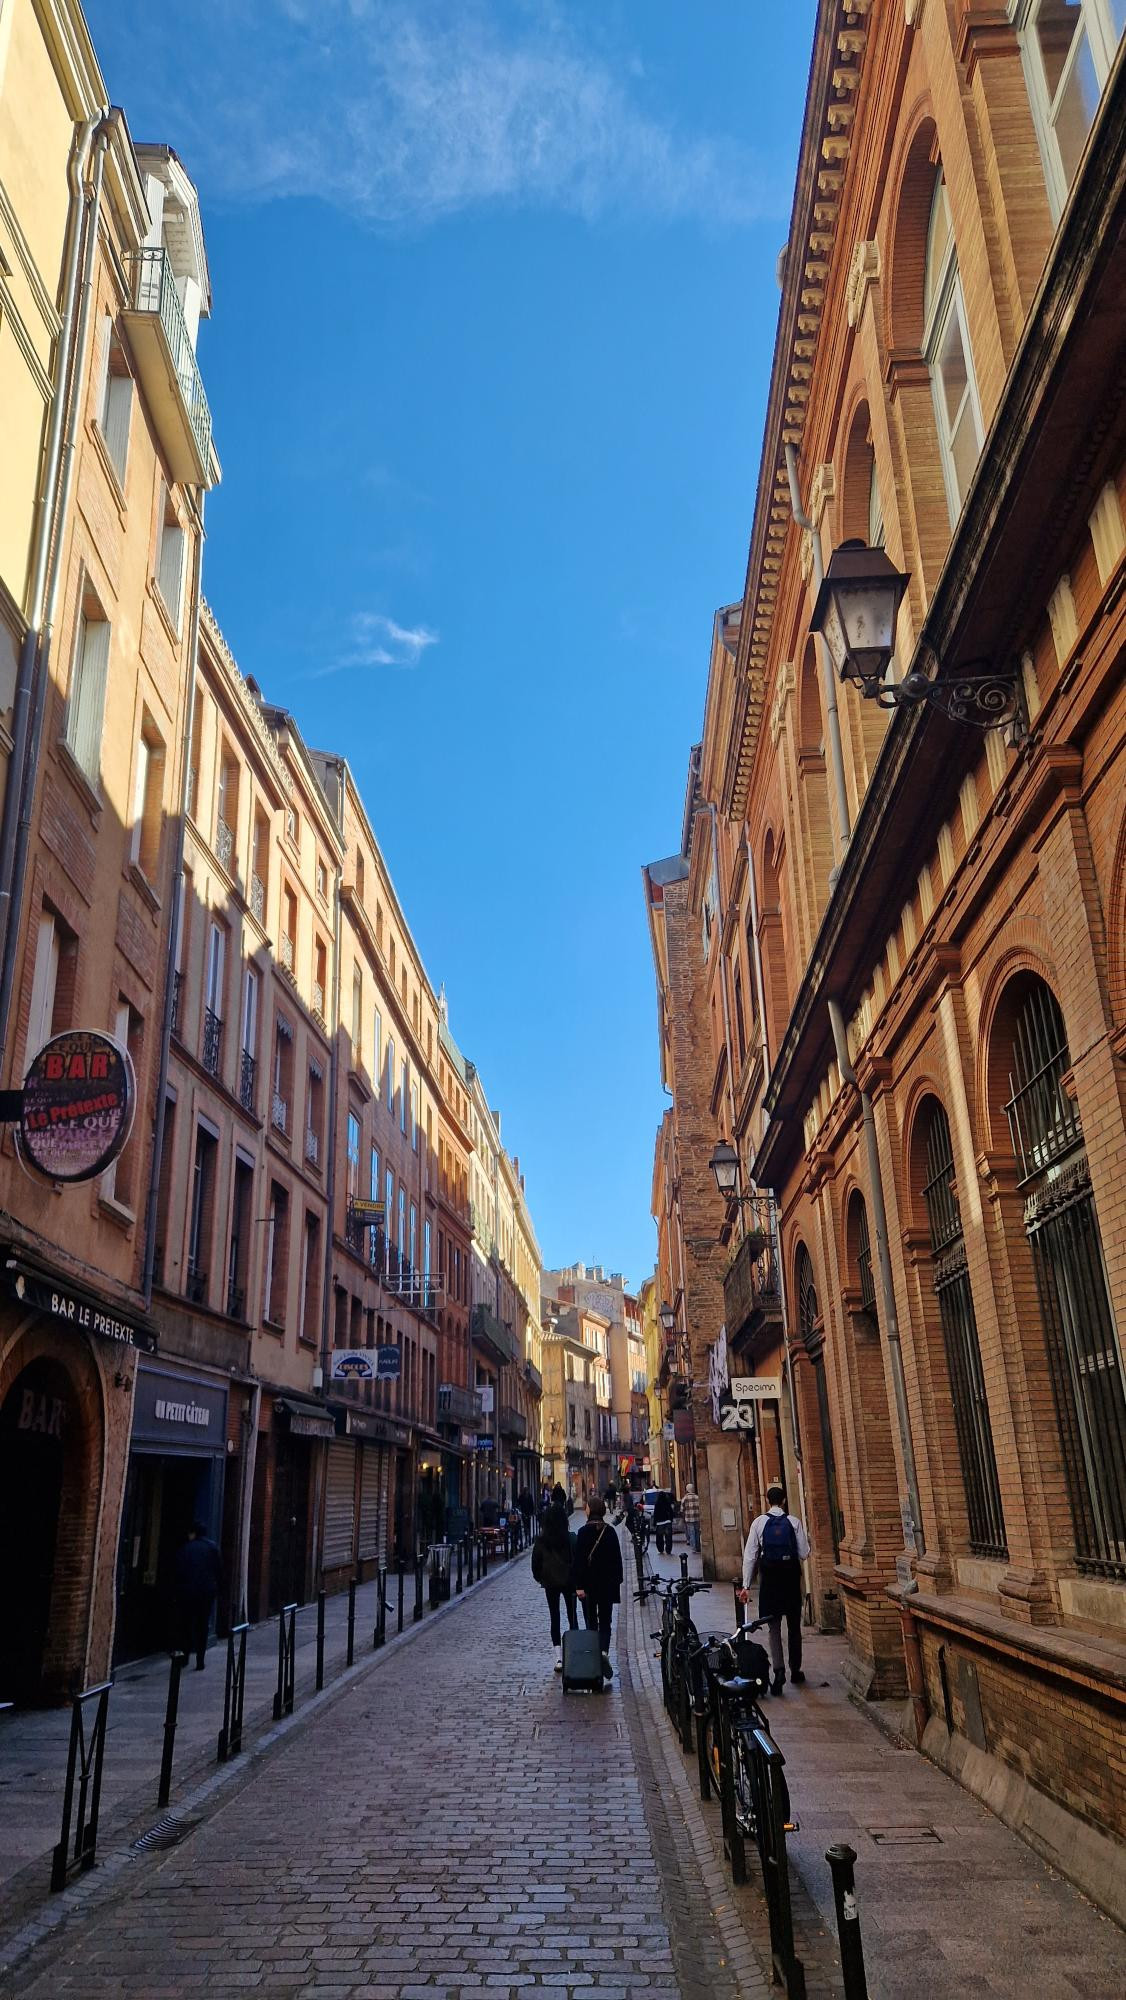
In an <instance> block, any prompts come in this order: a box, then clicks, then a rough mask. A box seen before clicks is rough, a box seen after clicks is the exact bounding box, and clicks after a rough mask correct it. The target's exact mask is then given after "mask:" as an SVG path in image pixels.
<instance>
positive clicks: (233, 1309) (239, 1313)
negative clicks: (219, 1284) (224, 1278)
mask: <svg viewBox="0 0 1126 2000" xmlns="http://www.w3.org/2000/svg"><path fill="white" fill-rule="evenodd" d="M245 1308H246V1292H245V1290H244V1288H243V1286H242V1285H237V1284H236V1283H235V1281H234V1279H233V1278H231V1279H230V1280H229V1282H228V1284H227V1318H228V1319H245V1317H246V1310H245Z"/></svg>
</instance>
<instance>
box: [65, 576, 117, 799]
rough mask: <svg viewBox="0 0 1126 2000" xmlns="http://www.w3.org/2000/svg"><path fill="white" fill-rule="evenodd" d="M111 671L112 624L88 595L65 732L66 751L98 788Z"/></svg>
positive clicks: (78, 637) (73, 665) (72, 671)
mask: <svg viewBox="0 0 1126 2000" xmlns="http://www.w3.org/2000/svg"><path fill="white" fill-rule="evenodd" d="M108 670H109V620H108V619H107V618H103V616H102V612H101V607H100V606H99V605H98V604H97V603H96V601H95V600H94V598H92V597H91V596H89V595H87V597H86V600H85V602H84V604H83V608H82V615H81V617H80V618H79V620H78V632H77V635H76V638H75V645H74V659H73V661H72V663H71V669H70V692H69V694H68V696H67V704H66V722H65V725H64V728H65V738H66V747H67V749H68V750H69V751H70V754H71V756H72V757H73V758H74V761H75V763H76V764H77V765H78V767H79V770H80V771H82V772H83V774H84V776H85V777H87V778H88V779H89V780H90V783H91V784H92V785H96V784H97V782H98V778H99V776H100V774H101V768H102V724H103V721H104V719H105V703H106V675H107V672H108Z"/></svg>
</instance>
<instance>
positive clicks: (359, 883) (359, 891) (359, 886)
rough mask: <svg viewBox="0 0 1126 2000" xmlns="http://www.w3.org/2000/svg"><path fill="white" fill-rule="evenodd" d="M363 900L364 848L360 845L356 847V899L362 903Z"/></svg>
mask: <svg viewBox="0 0 1126 2000" xmlns="http://www.w3.org/2000/svg"><path fill="white" fill-rule="evenodd" d="M363 900H364V856H363V850H362V848H359V847H357V849H356V901H357V902H358V903H360V904H362V903H363Z"/></svg>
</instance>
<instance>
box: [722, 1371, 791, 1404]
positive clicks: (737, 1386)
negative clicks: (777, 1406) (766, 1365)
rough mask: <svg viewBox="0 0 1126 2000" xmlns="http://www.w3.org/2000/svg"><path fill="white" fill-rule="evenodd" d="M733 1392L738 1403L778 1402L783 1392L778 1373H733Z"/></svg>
mask: <svg viewBox="0 0 1126 2000" xmlns="http://www.w3.org/2000/svg"><path fill="white" fill-rule="evenodd" d="M731 1394H732V1395H733V1396H734V1398H735V1401H736V1402H737V1403H753V1402H756V1401H757V1402H763V1403H769V1402H777V1401H778V1398H779V1397H780V1395H781V1394H782V1381H781V1377H780V1376H778V1375H733V1376H732V1378H731Z"/></svg>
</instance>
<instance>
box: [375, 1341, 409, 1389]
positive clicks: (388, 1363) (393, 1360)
mask: <svg viewBox="0 0 1126 2000" xmlns="http://www.w3.org/2000/svg"><path fill="white" fill-rule="evenodd" d="M375 1372H376V1375H377V1377H378V1379H379V1380H380V1381H381V1382H391V1381H394V1380H396V1379H397V1378H398V1377H399V1376H400V1375H401V1374H402V1372H403V1350H402V1348H401V1347H377V1348H376V1349H375Z"/></svg>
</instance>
